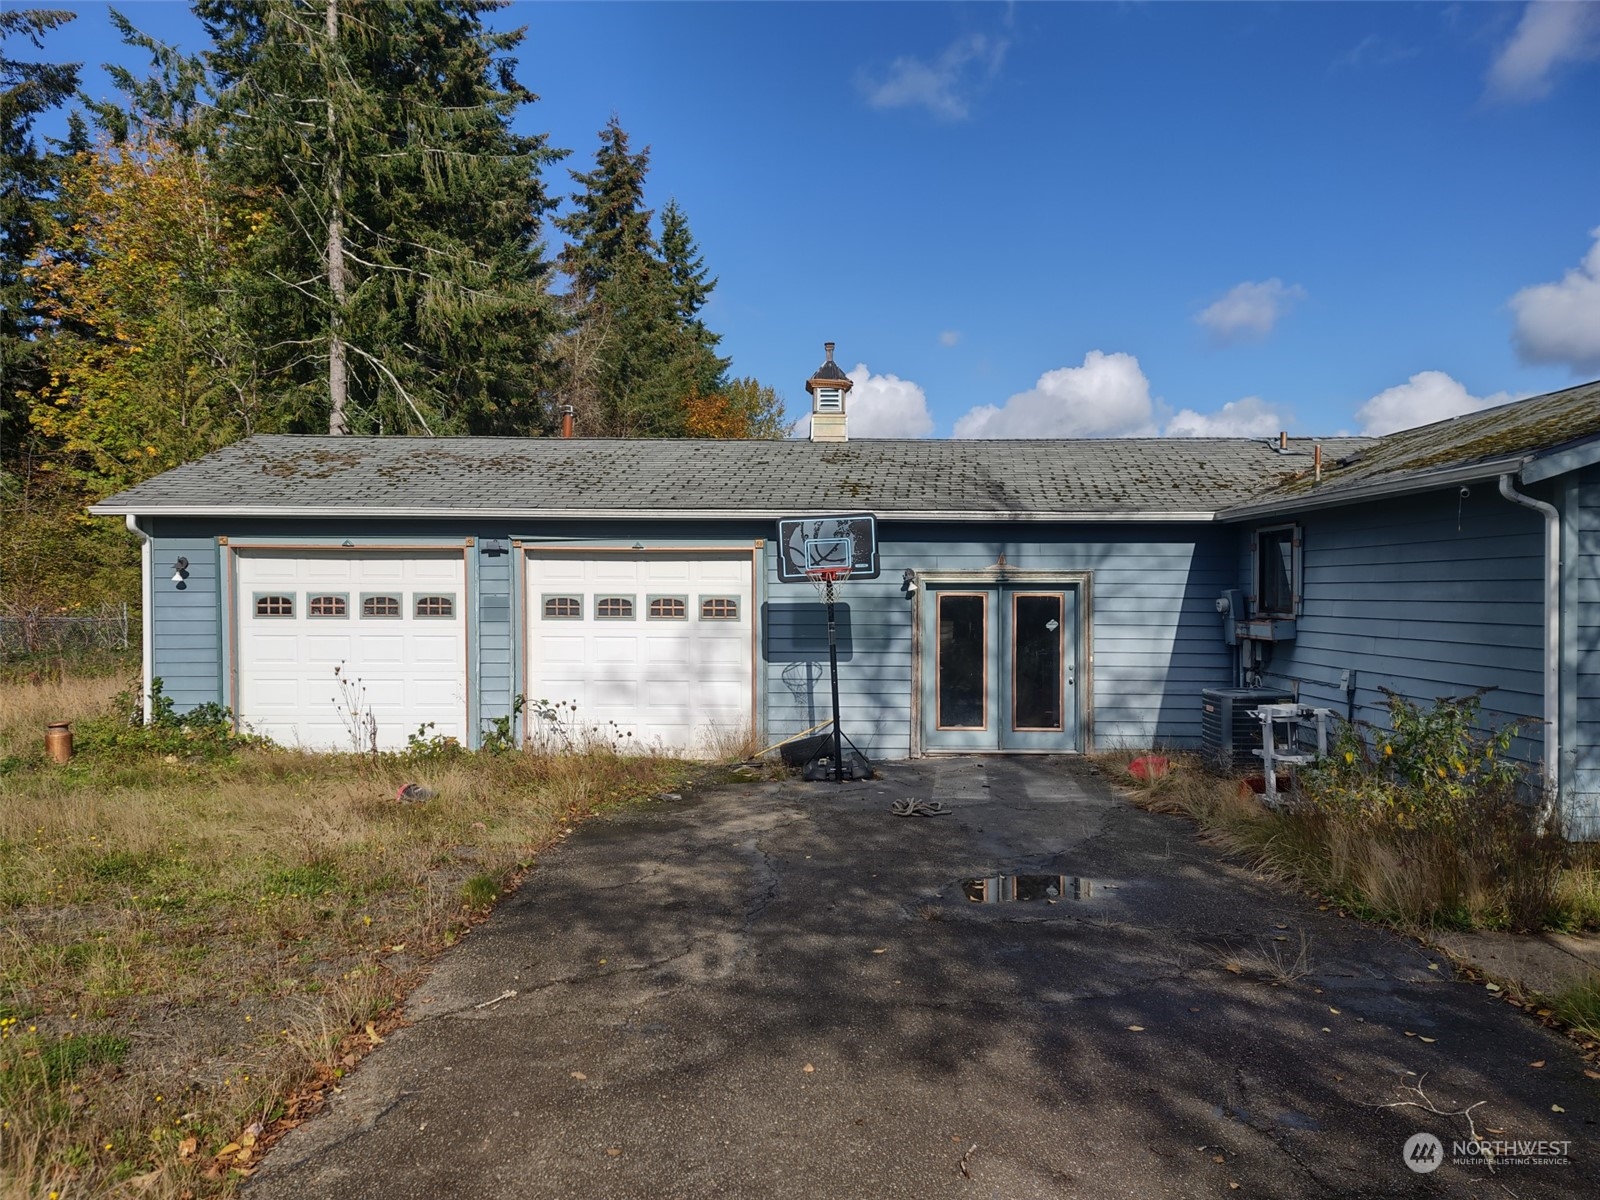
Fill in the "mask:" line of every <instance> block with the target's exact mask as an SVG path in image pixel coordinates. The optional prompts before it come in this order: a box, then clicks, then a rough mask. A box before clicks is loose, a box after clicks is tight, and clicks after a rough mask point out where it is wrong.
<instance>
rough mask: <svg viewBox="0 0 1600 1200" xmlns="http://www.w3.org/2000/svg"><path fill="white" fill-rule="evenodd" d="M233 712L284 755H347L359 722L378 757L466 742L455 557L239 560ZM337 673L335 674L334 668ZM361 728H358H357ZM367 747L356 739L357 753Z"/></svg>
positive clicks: (244, 556) (256, 553)
mask: <svg viewBox="0 0 1600 1200" xmlns="http://www.w3.org/2000/svg"><path fill="white" fill-rule="evenodd" d="M236 555H237V559H238V574H237V579H238V640H237V643H236V645H237V646H238V655H239V662H238V681H239V695H238V712H239V719H240V721H241V722H242V723H243V724H244V725H245V726H246V727H248V728H250V729H253V730H254V731H255V732H257V733H262V734H265V735H266V736H268V737H270V738H272V739H273V740H274V741H276V742H280V743H282V744H284V745H289V746H296V745H298V746H306V747H311V748H316V749H337V750H349V749H351V748H352V746H353V740H352V734H351V729H350V723H351V720H352V718H353V717H355V719H357V720H361V716H356V714H355V710H357V709H359V710H360V712H361V714H362V716H364V715H365V714H367V713H370V714H371V717H372V719H373V721H374V722H375V723H376V726H377V740H378V746H379V748H380V749H385V750H395V749H404V747H405V744H406V736H407V735H408V734H412V733H415V732H417V729H418V727H419V726H421V725H424V724H426V723H429V722H432V723H433V725H434V728H433V729H431V730H429V731H428V733H429V735H430V736H432V735H435V734H437V735H442V736H448V737H453V738H456V739H458V740H460V741H463V742H464V741H465V740H466V732H467V689H466V665H465V664H466V601H467V595H466V583H465V564H464V561H463V559H462V556H461V553H460V552H459V551H456V552H454V553H450V552H445V553H440V554H427V553H419V552H417V551H410V550H408V551H393V552H390V551H383V552H377V551H370V552H369V551H333V552H330V553H326V554H323V553H311V552H307V551H304V550H239V551H237V552H236ZM335 668H338V674H337V675H335V674H334V669H335ZM362 723H363V724H365V722H364V721H362ZM369 744H370V743H369V742H368V740H367V735H366V734H362V735H361V747H362V748H363V749H365V748H366V747H367V746H368V745H369Z"/></svg>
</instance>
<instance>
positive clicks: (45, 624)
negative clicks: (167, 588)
mask: <svg viewBox="0 0 1600 1200" xmlns="http://www.w3.org/2000/svg"><path fill="white" fill-rule="evenodd" d="M127 648H128V606H127V605H126V604H103V605H101V606H100V607H99V608H97V609H94V610H92V611H90V612H84V613H74V614H73V615H72V616H63V615H62V614H61V613H55V612H44V611H41V610H37V609H30V608H27V607H26V606H21V605H12V606H10V607H9V608H8V609H7V610H6V611H5V612H0V658H8V659H9V658H23V657H26V656H28V655H34V654H63V653H71V652H72V651H75V650H126V649H127Z"/></svg>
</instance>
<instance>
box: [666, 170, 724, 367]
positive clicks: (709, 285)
mask: <svg viewBox="0 0 1600 1200" xmlns="http://www.w3.org/2000/svg"><path fill="white" fill-rule="evenodd" d="M661 258H662V261H663V262H665V263H666V265H667V279H668V280H669V281H670V283H671V285H672V296H673V302H674V303H675V304H676V305H677V312H678V320H679V321H681V322H683V323H684V324H685V325H687V324H690V323H691V322H697V321H698V320H699V318H698V317H697V316H696V314H697V313H698V312H699V311H700V310H701V309H702V308H704V307H705V306H706V301H707V300H709V299H711V293H712V292H713V291H714V290H715V289H716V286H717V281H716V280H715V279H710V278H707V275H708V272H707V271H706V266H705V259H704V258H703V257H702V256H701V254H700V247H699V246H697V245H695V240H694V235H693V234H691V233H690V232H689V218H688V217H686V216H685V215H684V213H683V209H682V208H681V207H679V205H678V202H677V201H676V200H668V201H667V206H666V207H665V208H663V209H662V210H661ZM716 340H718V341H720V340H721V339H720V338H718V339H716Z"/></svg>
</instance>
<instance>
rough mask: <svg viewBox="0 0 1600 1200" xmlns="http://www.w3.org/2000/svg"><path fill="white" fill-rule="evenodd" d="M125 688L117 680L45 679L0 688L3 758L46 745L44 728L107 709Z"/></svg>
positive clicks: (1, 748) (0, 736)
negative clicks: (112, 699) (57, 722)
mask: <svg viewBox="0 0 1600 1200" xmlns="http://www.w3.org/2000/svg"><path fill="white" fill-rule="evenodd" d="M125 686H126V685H125V684H124V683H123V682H121V681H120V680H118V679H117V678H116V677H114V676H100V677H98V678H79V677H77V676H73V675H67V676H62V677H59V678H45V679H43V680H41V681H40V682H38V683H33V684H28V683H9V684H0V758H5V757H9V756H13V755H23V754H27V753H29V752H30V751H31V750H34V749H35V748H37V747H38V746H40V745H42V744H43V741H44V729H45V726H46V725H48V724H50V722H52V721H66V720H71V719H72V718H73V717H76V716H78V715H80V714H84V713H91V712H94V711H96V710H98V709H101V708H103V707H105V705H106V704H108V703H109V702H110V700H111V697H112V696H114V695H116V694H117V693H118V692H119V691H121V690H122V689H123V688H124V687H125Z"/></svg>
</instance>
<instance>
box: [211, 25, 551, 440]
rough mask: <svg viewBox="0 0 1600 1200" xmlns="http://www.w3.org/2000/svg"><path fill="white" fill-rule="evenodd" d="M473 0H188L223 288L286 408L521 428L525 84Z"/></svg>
mask: <svg viewBox="0 0 1600 1200" xmlns="http://www.w3.org/2000/svg"><path fill="white" fill-rule="evenodd" d="M496 7H499V4H498V3H497V2H486V0H439V2H438V3H432V4H416V5H411V4H407V5H399V4H388V3H382V2H379V0H199V2H198V3H197V4H196V5H195V9H196V12H197V13H198V14H199V16H200V18H201V21H202V23H203V24H204V26H205V28H206V30H207V32H208V33H209V34H210V36H211V39H212V43H213V48H212V49H211V50H210V51H208V52H207V53H206V55H205V59H206V65H207V67H208V69H209V72H210V77H211V78H210V87H211V88H212V90H213V91H214V93H215V99H216V107H217V110H218V114H219V117H220V120H221V122H222V127H221V130H220V138H219V149H218V151H217V159H218V173H219V175H220V176H221V177H222V178H223V179H224V180H225V181H226V182H227V183H229V184H231V185H232V186H234V187H236V188H238V189H239V190H240V191H242V192H243V193H244V194H245V195H246V196H247V197H249V198H251V200H252V202H253V203H255V204H256V205H258V206H259V207H260V209H261V210H262V211H263V213H264V214H265V220H264V221H263V223H262V225H261V227H260V229H259V230H258V231H257V232H256V234H255V236H254V237H253V238H252V239H251V246H250V259H249V263H250V266H251V267H252V268H253V270H252V274H253V275H254V276H255V279H256V283H255V284H254V286H253V287H251V288H250V289H249V290H248V291H246V292H244V293H243V294H242V295H241V302H242V303H243V304H244V306H245V308H246V310H247V311H248V313H249V316H250V322H251V324H252V325H253V326H254V327H255V328H257V329H259V330H260V331H261V333H262V335H263V339H262V345H263V353H264V355H265V361H264V366H265V368H266V369H267V370H268V372H269V373H270V374H271V375H272V376H274V377H275V378H276V379H277V380H278V381H279V388H280V392H281V394H282V395H283V396H284V397H285V399H286V402H287V406H288V407H287V413H286V422H285V423H286V424H287V426H288V427H289V428H301V429H316V428H325V429H327V430H328V431H329V432H332V433H346V432H389V433H399V432H428V433H444V432H473V433H525V432H529V431H530V430H532V429H535V428H537V427H539V426H540V425H541V424H542V422H543V409H542V407H541V405H540V403H539V396H540V387H541V384H542V383H543V369H544V366H545V362H546V358H547V356H548V344H549V342H550V339H551V337H552V335H553V334H554V332H555V323H554V312H553V306H552V303H551V300H550V298H549V296H548V293H547V286H546V283H547V273H548V271H549V264H548V263H547V262H546V261H545V259H544V253H543V252H544V247H543V245H542V243H541V242H540V240H539V239H540V232H541V222H542V219H543V217H544V216H545V214H546V213H547V212H548V211H549V209H550V208H551V207H552V204H551V202H550V201H549V199H548V198H547V196H546V193H545V190H544V186H543V182H542V180H541V175H540V172H541V170H542V168H543V166H544V165H545V164H547V163H549V162H551V161H554V160H555V159H558V158H560V157H561V152H559V151H554V150H551V149H550V148H549V147H548V145H547V141H546V138H545V137H544V136H542V135H533V136H529V135H520V134H515V133H513V132H512V131H511V129H510V123H511V120H512V117H513V115H514V114H515V113H516V112H517V111H518V110H519V109H520V108H521V107H522V106H524V105H526V104H529V103H531V102H533V101H534V100H535V99H537V97H535V96H534V95H533V93H531V92H529V91H528V90H527V89H526V88H524V87H523V86H522V85H521V84H519V83H518V82H517V81H516V79H515V76H514V73H513V72H514V68H515V62H514V60H512V59H510V58H509V57H508V53H509V52H510V51H511V50H513V49H514V48H515V47H516V46H517V45H518V44H519V43H520V41H521V40H522V33H521V31H514V32H509V33H494V32H491V31H489V30H487V29H486V28H485V27H484V25H483V22H482V14H483V13H484V12H486V11H489V10H491V9H493V8H496Z"/></svg>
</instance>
